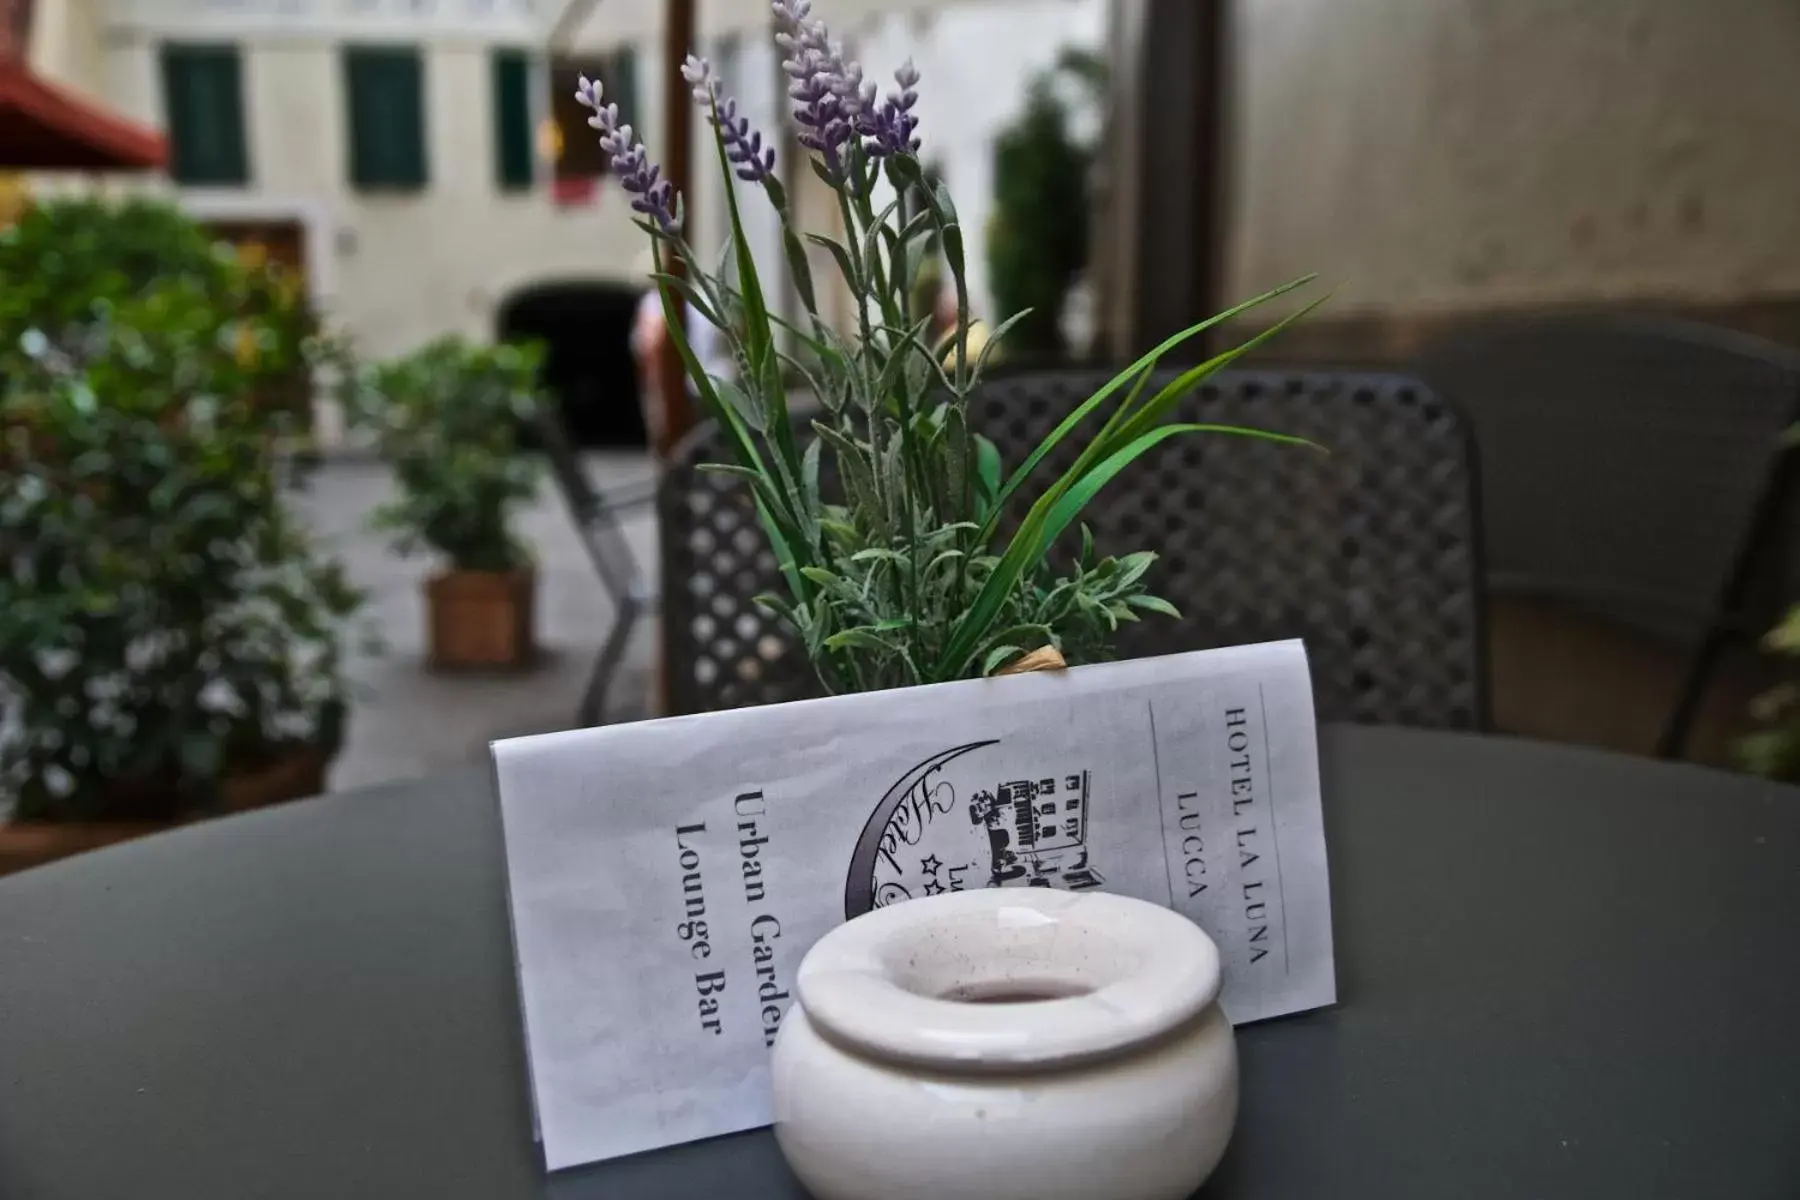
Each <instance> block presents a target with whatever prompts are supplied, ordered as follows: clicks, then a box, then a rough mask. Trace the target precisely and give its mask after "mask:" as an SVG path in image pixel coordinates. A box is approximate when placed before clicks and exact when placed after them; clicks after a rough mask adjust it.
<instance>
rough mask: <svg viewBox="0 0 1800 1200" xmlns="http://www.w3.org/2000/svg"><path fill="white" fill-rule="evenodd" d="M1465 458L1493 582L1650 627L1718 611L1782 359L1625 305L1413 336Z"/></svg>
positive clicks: (1700, 621)
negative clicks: (1423, 345) (1473, 461)
mask: <svg viewBox="0 0 1800 1200" xmlns="http://www.w3.org/2000/svg"><path fill="white" fill-rule="evenodd" d="M1417 370H1418V373H1419V375H1420V376H1421V377H1422V378H1423V379H1425V380H1426V381H1427V382H1428V383H1429V384H1430V386H1431V387H1433V388H1434V389H1435V390H1436V391H1437V392H1438V393H1439V394H1440V395H1443V396H1446V397H1448V398H1450V399H1451V400H1453V401H1454V402H1455V403H1456V405H1457V407H1458V408H1459V409H1460V410H1461V411H1462V412H1463V413H1464V415H1465V417H1466V419H1467V420H1468V421H1469V422H1470V425H1471V427H1472V428H1473V430H1474V432H1475V438H1476V442H1477V445H1478V447H1479V450H1480V455H1481V476H1482V503H1483V523H1484V542H1485V546H1486V551H1487V565H1488V571H1489V583H1490V586H1491V588H1492V591H1493V593H1494V594H1496V595H1509V594H1510V595H1520V596H1528V597H1533V598H1544V599H1554V600H1559V601H1562V602H1566V603H1572V604H1575V605H1577V606H1580V607H1582V608H1585V609H1587V610H1588V611H1591V612H1596V613H1598V614H1600V615H1604V616H1608V617H1611V618H1613V619H1615V620H1618V621H1620V622H1622V623H1624V624H1627V625H1629V626H1632V627H1635V628H1638V629H1641V630H1643V631H1644V632H1647V633H1652V634H1656V635H1659V636H1661V637H1664V638H1666V639H1668V640H1671V641H1674V642H1677V643H1681V644H1687V643H1693V642H1696V641H1698V640H1699V639H1700V638H1701V637H1703V636H1704V635H1705V633H1706V632H1707V631H1708V630H1709V629H1711V628H1712V627H1713V626H1714V624H1715V623H1716V622H1717V621H1718V620H1719V619H1720V616H1721V613H1720V609H1721V607H1722V605H1723V604H1724V597H1725V596H1726V593H1727V591H1728V590H1730V589H1731V585H1732V580H1733V577H1734V575H1737V574H1738V573H1740V571H1741V570H1742V568H1743V567H1744V566H1745V565H1746V558H1747V556H1748V555H1749V554H1750V553H1751V552H1752V551H1753V550H1754V549H1755V546H1754V545H1753V541H1754V538H1753V535H1754V533H1755V531H1756V529H1757V528H1758V526H1759V525H1760V526H1762V527H1763V528H1767V527H1768V523H1767V521H1766V520H1763V519H1761V517H1760V514H1766V511H1767V507H1768V504H1769V503H1770V502H1771V500H1772V498H1773V495H1774V491H1773V484H1774V481H1775V479H1776V477H1777V471H1778V466H1779V463H1780V460H1781V454H1782V450H1781V446H1782V440H1781V434H1782V431H1783V430H1784V429H1786V428H1787V427H1788V426H1789V425H1791V424H1792V423H1793V422H1794V421H1795V419H1796V417H1797V416H1800V356H1796V355H1794V354H1792V353H1790V352H1788V351H1786V350H1784V349H1782V348H1781V347H1778V346H1774V345H1772V344H1768V343H1764V342H1760V341H1757V340H1756V339H1753V338H1748V337H1743V336H1740V335H1737V334H1732V333H1727V332H1725V331H1721V330H1716V329H1709V328H1705V327H1701V326H1694V325H1684V324H1680V323H1675V322H1667V321H1651V320H1646V319H1642V318H1632V317H1599V316H1596V317H1565V318H1558V319H1553V320H1545V319H1538V320H1526V319H1520V320H1513V321H1505V322H1496V323H1490V324H1488V325H1486V326H1485V327H1482V328H1478V329H1473V330H1470V331H1468V332H1466V333H1463V334H1460V335H1456V336H1453V337H1451V338H1449V339H1446V340H1445V341H1443V342H1442V343H1440V344H1438V345H1437V346H1435V347H1432V348H1430V349H1428V351H1427V352H1426V354H1425V355H1424V356H1423V357H1422V358H1421V359H1420V361H1419V363H1418V364H1417Z"/></svg>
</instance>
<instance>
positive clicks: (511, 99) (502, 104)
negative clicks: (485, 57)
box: [494, 50, 532, 191]
mask: <svg viewBox="0 0 1800 1200" xmlns="http://www.w3.org/2000/svg"><path fill="white" fill-rule="evenodd" d="M531 159H532V154H531V60H530V59H529V58H527V57H526V56H525V53H524V52H523V51H520V50H496V51H495V52H494V172H495V178H496V179H497V180H498V182H499V184H500V188H501V190H502V191H517V190H519V189H521V188H528V187H530V186H531V177H532V161H531Z"/></svg>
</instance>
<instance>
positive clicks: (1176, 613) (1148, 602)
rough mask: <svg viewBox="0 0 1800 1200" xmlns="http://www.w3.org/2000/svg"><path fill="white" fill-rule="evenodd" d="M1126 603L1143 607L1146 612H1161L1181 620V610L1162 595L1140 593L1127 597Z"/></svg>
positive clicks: (1135, 606) (1134, 606)
mask: <svg viewBox="0 0 1800 1200" xmlns="http://www.w3.org/2000/svg"><path fill="white" fill-rule="evenodd" d="M1125 603H1127V604H1129V605H1131V607H1133V608H1141V609H1143V610H1144V611H1145V612H1153V613H1161V614H1162V615H1163V616H1165V617H1174V618H1175V619H1176V620H1177V621H1179V620H1181V610H1180V609H1179V608H1176V607H1175V606H1174V605H1173V604H1170V603H1169V602H1168V601H1167V600H1164V599H1163V598H1162V597H1161V596H1151V595H1148V594H1145V593H1139V594H1138V595H1135V596H1127V597H1125Z"/></svg>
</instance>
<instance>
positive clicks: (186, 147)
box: [162, 45, 250, 187]
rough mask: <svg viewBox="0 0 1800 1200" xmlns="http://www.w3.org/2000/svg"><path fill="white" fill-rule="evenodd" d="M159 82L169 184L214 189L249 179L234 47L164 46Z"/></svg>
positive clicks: (240, 75)
mask: <svg viewBox="0 0 1800 1200" xmlns="http://www.w3.org/2000/svg"><path fill="white" fill-rule="evenodd" d="M162 80H163V110H164V112H165V113H167V114H168V125H169V173H170V175H172V176H173V177H174V179H175V182H177V183H184V184H193V185H203V186H214V187H220V186H224V187H231V186H237V187H242V186H243V185H244V184H247V183H249V182H250V165H249V154H248V153H247V152H246V150H245V146H244V87H243V73H242V70H241V68H240V66H239V62H238V51H237V47H235V46H178V45H167V46H164V47H163V48H162Z"/></svg>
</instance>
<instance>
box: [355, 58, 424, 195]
mask: <svg viewBox="0 0 1800 1200" xmlns="http://www.w3.org/2000/svg"><path fill="white" fill-rule="evenodd" d="M424 91H425V88H424V67H423V65H422V64H421V62H420V60H419V52H418V51H417V50H414V49H409V48H387V47H384V48H381V49H375V48H366V47H355V48H351V49H347V50H345V51H344V92H345V97H346V100H347V107H348V109H349V113H350V164H349V166H350V182H351V184H352V185H353V186H355V187H358V188H371V189H372V188H398V189H405V190H416V189H418V188H422V187H424V186H425V183H426V175H427V172H426V163H425V97H424Z"/></svg>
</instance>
